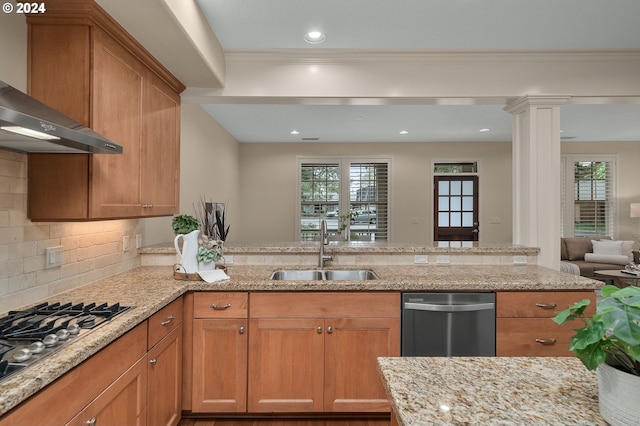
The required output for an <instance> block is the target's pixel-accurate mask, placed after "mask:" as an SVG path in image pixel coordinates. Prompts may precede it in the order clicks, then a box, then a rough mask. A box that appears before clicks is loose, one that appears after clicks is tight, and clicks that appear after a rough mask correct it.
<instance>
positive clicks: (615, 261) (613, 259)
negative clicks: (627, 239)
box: [584, 253, 629, 269]
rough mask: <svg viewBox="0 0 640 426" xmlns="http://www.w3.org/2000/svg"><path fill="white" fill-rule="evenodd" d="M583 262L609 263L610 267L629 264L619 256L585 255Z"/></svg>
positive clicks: (624, 257) (627, 259)
mask: <svg viewBox="0 0 640 426" xmlns="http://www.w3.org/2000/svg"><path fill="white" fill-rule="evenodd" d="M584 260H586V261H587V262H591V263H610V264H612V265H626V264H627V263H629V258H628V257H627V256H623V255H621V254H596V253H585V254H584ZM612 269H613V268H612Z"/></svg>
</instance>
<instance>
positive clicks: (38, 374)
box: [0, 265, 602, 414]
mask: <svg viewBox="0 0 640 426" xmlns="http://www.w3.org/2000/svg"><path fill="white" fill-rule="evenodd" d="M281 267H282V266H278V267H274V266H231V267H229V270H228V273H229V275H230V276H231V279H230V280H228V281H223V282H218V283H213V284H207V283H205V282H203V281H177V280H175V279H173V275H172V268H171V267H141V268H138V269H136V270H133V271H130V272H125V273H122V274H119V275H116V276H113V277H110V278H106V279H103V280H100V281H97V282H94V283H91V284H88V285H85V286H83V287H80V288H78V289H75V290H73V291H71V292H69V293H62V294H58V295H56V296H52V297H50V298H49V299H47V300H46V301H50V302H55V301H61V302H76V303H78V302H86V301H97V302H108V303H115V302H119V303H121V304H123V305H128V306H134V307H135V308H133V309H130V310H128V311H126V312H125V313H123V314H121V315H119V316H117V317H115V318H114V319H113V320H112V321H111V322H110V323H108V324H106V325H104V326H102V327H100V328H98V329H96V330H95V331H93V332H91V333H88V334H87V335H86V336H83V337H82V338H81V339H80V340H78V341H77V342H75V343H74V344H73V345H69V346H68V347H67V348H65V349H64V350H63V351H60V352H59V353H57V354H55V355H52V356H51V357H49V358H47V362H45V363H40V364H35V365H33V366H32V367H30V368H27V369H24V370H22V371H20V372H18V373H16V374H15V375H13V376H11V377H10V378H8V379H7V380H6V381H4V382H2V383H1V384H0V414H3V413H5V412H7V411H8V410H9V409H11V408H12V407H14V406H16V405H17V404H19V403H20V402H22V401H23V400H24V399H26V398H27V397H29V396H31V395H33V394H34V393H36V392H37V391H39V390H40V389H42V388H44V387H45V386H46V385H47V384H49V383H51V382H52V381H53V380H55V379H56V378H58V377H60V376H61V375H62V374H64V373H66V372H67V371H69V370H71V369H72V368H73V367H75V366H76V365H78V364H80V363H81V362H82V361H84V360H85V359H87V358H89V357H90V356H91V355H93V354H95V353H96V352H98V351H99V350H100V349H102V348H103V347H105V346H106V345H108V344H109V343H111V342H112V341H113V340H115V339H116V338H118V337H120V336H121V335H123V334H124V333H126V332H127V331H129V330H131V329H132V328H133V327H134V326H136V325H137V324H139V323H140V322H142V321H144V320H145V319H147V318H148V317H149V316H151V315H152V314H154V313H155V312H157V311H158V310H160V309H161V308H162V307H164V306H165V305H167V304H168V303H169V302H171V301H173V300H174V299H175V298H176V297H179V296H180V295H182V294H184V293H185V292H187V291H191V290H193V291H384V290H387V291H389V290H391V291H404V290H408V291H412V290H434V291H494V290H504V291H510V290H515V291H518V290H580V289H597V288H599V287H601V285H602V283H600V282H599V281H593V280H589V279H586V278H582V277H578V276H574V275H569V274H564V273H561V272H557V271H553V270H550V269H547V268H543V267H539V266H534V265H527V266H525V265H521V266H512V265H511V266H506V265H505V266H501V265H490V266H489V265H486V266H483V265H478V266H474V267H469V266H454V265H448V266H435V265H424V266H374V267H372V268H373V269H374V270H375V271H376V273H377V274H378V275H379V277H380V279H379V280H378V281H270V280H269V279H268V277H269V275H270V274H271V272H272V271H274V270H276V269H278V268H281Z"/></svg>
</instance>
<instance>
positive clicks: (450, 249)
mask: <svg viewBox="0 0 640 426" xmlns="http://www.w3.org/2000/svg"><path fill="white" fill-rule="evenodd" d="M457 244H460V245H461V246H460V247H458V246H457ZM462 244H464V246H462ZM327 249H328V250H331V251H332V252H333V253H336V254H341V253H342V254H346V253H358V254H367V253H368V254H376V253H377V254H384V253H395V254H399V253H416V254H430V253H433V254H490V255H528V256H537V255H538V254H539V253H540V249H539V248H537V247H528V246H522V245H518V244H509V243H480V242H469V243H467V242H464V243H461V242H455V241H454V242H450V243H449V242H446V241H445V242H441V243H436V244H435V245H430V244H417V243H392V242H379V241H376V242H370V241H331V242H330V243H329V247H328V248H327ZM138 252H139V253H141V254H174V253H175V252H176V250H175V248H174V245H173V244H172V243H160V244H155V245H152V246H147V247H141V248H140V249H138ZM224 252H225V254H227V255H234V254H240V253H242V254H267V253H278V254H285V253H288V254H309V253H318V242H317V241H307V242H299V241H294V242H291V241H282V242H255V243H252V242H226V243H225V244H224Z"/></svg>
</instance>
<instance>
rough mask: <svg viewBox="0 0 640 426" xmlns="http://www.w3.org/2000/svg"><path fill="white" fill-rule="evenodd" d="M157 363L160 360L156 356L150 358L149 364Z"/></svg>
mask: <svg viewBox="0 0 640 426" xmlns="http://www.w3.org/2000/svg"><path fill="white" fill-rule="evenodd" d="M157 363H158V360H157V359H155V358H153V359H150V360H149V364H151V365H156V364H157Z"/></svg>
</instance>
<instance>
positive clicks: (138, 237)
mask: <svg viewBox="0 0 640 426" xmlns="http://www.w3.org/2000/svg"><path fill="white" fill-rule="evenodd" d="M140 247H142V234H136V248H137V249H139V248H140Z"/></svg>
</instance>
